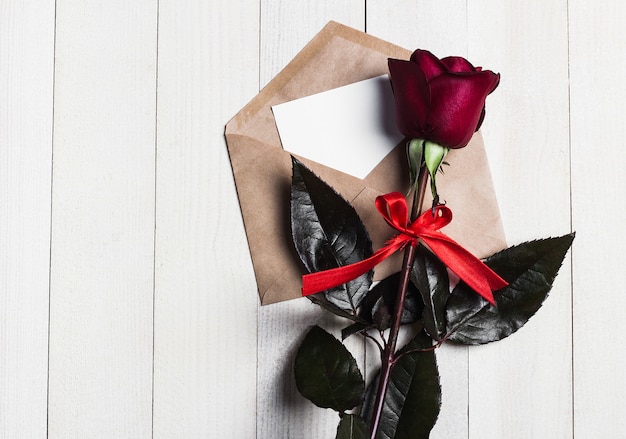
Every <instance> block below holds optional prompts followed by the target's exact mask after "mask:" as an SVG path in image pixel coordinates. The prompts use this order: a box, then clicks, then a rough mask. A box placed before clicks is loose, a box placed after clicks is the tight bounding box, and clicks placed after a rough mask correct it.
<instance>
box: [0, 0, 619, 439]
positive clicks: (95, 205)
mask: <svg viewBox="0 0 626 439" xmlns="http://www.w3.org/2000/svg"><path fill="white" fill-rule="evenodd" d="M625 19H626V3H624V2H620V1H617V0H609V1H605V2H589V1H588V0H550V1H545V0H527V1H524V2H512V1H502V0H471V1H465V0H462V1H461V0H441V1H428V0H368V1H364V0H341V1H337V0H333V1H330V0H318V1H310V2H301V1H298V2H296V1H289V0H236V1H233V0H210V1H203V0H135V1H128V0H123V1H122V0H109V1H106V2H105V1H95V0H90V1H80V0H56V1H54V0H0V437H2V438H44V437H50V438H149V437H155V438H195V437H198V438H207V437H209V438H238V439H241V438H259V439H261V438H263V439H275V438H311V439H319V438H332V437H334V431H335V428H336V415H335V414H334V413H332V412H329V411H323V410H319V409H317V408H315V407H314V406H312V405H311V404H310V403H308V402H307V401H306V400H304V399H302V398H301V397H300V396H299V395H298V394H297V393H296V391H295V389H294V384H293V379H292V376H291V365H290V361H291V359H292V358H293V353H294V352H293V350H294V346H296V344H297V343H298V341H299V340H300V338H301V337H302V334H303V333H304V330H305V329H306V327H307V326H308V325H310V324H313V323H315V322H316V321H317V320H318V318H319V316H320V313H319V311H318V310H317V309H316V308H315V307H314V306H313V305H311V304H309V303H308V301H306V300H304V299H301V300H295V301H291V302H287V303H281V304H277V305H270V306H264V307H260V306H259V303H258V298H257V293H256V285H255V282H254V277H253V272H252V266H251V262H250V257H249V253H248V248H247V243H246V238H245V234H244V229H243V224H242V221H241V217H240V212H239V206H238V202H237V198H236V193H235V187H234V183H233V178H232V174H231V170H230V164H229V160H228V154H227V151H226V147H225V143H224V138H223V130H224V125H225V123H226V122H227V121H228V120H229V119H230V118H231V117H232V116H233V115H234V114H235V113H236V112H237V111H238V109H240V108H241V107H242V106H243V105H244V104H245V103H246V102H247V101H249V100H250V99H251V98H252V97H253V96H254V95H255V94H256V93H257V92H258V90H259V89H260V88H261V87H262V86H263V85H265V84H266V83H267V82H268V81H269V80H270V79H271V78H272V77H273V76H274V75H275V74H276V73H277V72H278V71H279V70H280V69H281V68H282V67H283V66H284V65H285V64H286V63H287V62H288V61H289V60H290V59H291V58H292V57H293V56H294V55H295V54H296V53H297V51H299V50H300V49H301V48H302V47H303V46H304V45H305V44H306V43H307V42H308V41H309V39H310V38H312V37H313V36H314V35H315V33H317V32H318V31H319V30H320V29H321V28H322V27H323V25H324V24H326V23H327V22H328V21H329V20H335V21H339V22H341V23H344V24H346V25H348V26H351V27H354V28H357V29H361V30H365V31H367V32H368V33H371V34H373V35H376V36H378V37H381V38H384V39H386V40H388V41H391V42H393V43H396V44H398V45H401V46H404V47H406V48H408V49H414V48H417V47H420V48H426V49H429V50H431V51H433V52H434V53H435V54H437V55H439V56H446V55H462V56H466V57H468V58H469V59H470V60H471V61H472V62H474V63H475V64H479V65H483V66H485V67H487V68H490V69H492V70H495V71H499V72H500V73H501V74H502V82H501V85H500V87H499V88H498V90H497V91H496V92H495V93H494V94H493V95H492V96H490V97H489V100H488V116H487V119H486V122H485V124H484V126H483V135H484V138H485V143H486V146H487V149H488V154H489V158H490V162H491V167H492V172H493V176H494V180H495V185H496V190H497V193H498V197H499V202H500V206H501V211H502V216H503V220H504V225H505V230H506V233H507V237H508V239H509V241H510V242H511V243H517V242H520V241H523V240H526V239H532V238H540V237H545V236H550V235H561V234H564V233H567V232H569V231H570V230H576V232H577V237H576V241H575V243H574V248H573V252H572V253H571V254H570V256H568V258H567V259H566V261H565V264H564V266H563V268H562V270H561V273H560V275H559V277H558V279H557V282H556V285H555V288H554V289H553V291H552V293H551V295H550V297H549V299H548V301H547V303H546V304H545V306H544V308H543V309H542V310H541V311H540V312H539V313H538V315H537V316H536V317H534V318H533V319H532V320H531V321H530V322H529V324H528V325H527V326H526V327H525V328H524V329H522V330H521V331H520V332H519V333H517V334H515V335H514V336H513V337H511V338H510V339H507V340H505V341H502V342H500V343H496V344H493V345H488V346H484V347H479V348H470V349H467V348H458V347H448V348H445V347H444V349H442V350H441V352H440V354H439V362H440V365H441V368H442V379H443V386H444V394H443V398H444V402H443V408H442V414H441V418H440V422H439V423H438V425H437V426H436V428H435V430H434V431H433V435H432V436H433V437H437V438H471V439H502V438H520V439H522V438H523V439H528V438H537V439H546V438H549V439H553V438H572V437H576V438H577V439H582V438H622V437H626V417H625V416H624V415H623V413H624V412H625V411H626V402H625V400H624V398H623V393H624V390H625V389H626V372H625V370H626V354H625V353H624V345H625V343H624V342H625V341H626V336H625V335H624V334H626V319H625V318H624V315H625V313H626V312H625V310H626V294H625V293H624V291H623V289H624V284H626V282H625V281H626V274H625V273H626V270H625V269H624V263H625V262H626V258H624V256H623V255H624V248H625V247H626V233H624V228H625V227H626V221H625V219H626V207H625V206H626V200H625V197H624V195H626V188H625V183H624V181H625V179H624V176H623V173H624V168H625V166H626V129H625V124H624V120H625V119H626V115H625V111H624V109H625V102H626V83H625V80H624V78H625V77H626V58H625V57H624V53H626V32H625V31H624V26H623V23H624V21H625Z"/></svg>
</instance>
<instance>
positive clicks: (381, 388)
mask: <svg viewBox="0 0 626 439" xmlns="http://www.w3.org/2000/svg"><path fill="white" fill-rule="evenodd" d="M427 182H428V170H427V169H426V167H425V166H422V168H421V169H420V174H419V177H418V182H417V189H416V190H415V192H414V194H413V207H412V208H411V221H413V220H414V219H415V218H416V217H417V215H419V213H420V210H421V208H422V204H424V193H425V191H426V183H427ZM415 249H416V246H413V245H409V246H408V247H407V248H406V250H405V252H404V261H403V262H402V271H401V273H400V283H399V285H398V293H397V296H396V305H395V308H394V314H393V320H392V322H391V328H390V329H389V339H388V341H387V344H386V345H385V349H384V351H383V353H382V356H381V357H382V364H381V367H380V378H379V381H378V391H377V392H376V401H375V403H374V413H373V416H372V424H371V426H370V433H371V435H370V438H371V439H375V438H376V434H377V433H378V425H379V423H380V418H381V416H382V412H383V405H384V402H385V395H386V393H387V387H388V386H389V378H390V376H391V369H392V368H393V366H394V360H395V353H396V343H397V341H398V334H399V332H400V322H401V320H402V311H403V310H404V299H405V298H406V292H407V289H408V286H409V281H410V279H411V269H412V267H413V262H414V261H415Z"/></svg>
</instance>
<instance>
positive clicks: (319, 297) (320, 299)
mask: <svg viewBox="0 0 626 439" xmlns="http://www.w3.org/2000/svg"><path fill="white" fill-rule="evenodd" d="M307 298H308V299H309V300H310V301H311V302H313V303H314V304H316V305H319V306H320V307H322V308H324V309H325V310H326V311H330V312H331V313H333V314H335V315H337V316H339V317H343V318H345V319H349V320H352V321H354V322H363V323H366V321H364V320H363V319H361V318H360V317H359V316H358V315H356V314H353V313H352V312H351V311H346V310H344V309H342V308H339V307H338V306H337V305H335V304H333V303H331V302H329V301H328V300H326V297H324V295H323V294H313V295H311V296H307Z"/></svg>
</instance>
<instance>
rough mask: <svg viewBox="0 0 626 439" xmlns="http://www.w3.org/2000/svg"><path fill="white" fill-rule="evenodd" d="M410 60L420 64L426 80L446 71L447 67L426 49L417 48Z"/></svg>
mask: <svg viewBox="0 0 626 439" xmlns="http://www.w3.org/2000/svg"><path fill="white" fill-rule="evenodd" d="M411 62H414V63H416V64H417V65H419V66H420V68H421V69H422V71H423V72H424V75H425V76H426V81H428V82H430V81H431V80H432V79H433V78H436V77H437V76H439V75H441V74H443V73H445V72H447V71H448V68H447V67H446V66H445V65H444V64H443V63H442V62H441V61H440V60H439V58H437V57H436V56H435V55H433V54H432V53H430V52H429V51H428V50H421V49H417V50H416V51H415V52H413V54H412V55H411Z"/></svg>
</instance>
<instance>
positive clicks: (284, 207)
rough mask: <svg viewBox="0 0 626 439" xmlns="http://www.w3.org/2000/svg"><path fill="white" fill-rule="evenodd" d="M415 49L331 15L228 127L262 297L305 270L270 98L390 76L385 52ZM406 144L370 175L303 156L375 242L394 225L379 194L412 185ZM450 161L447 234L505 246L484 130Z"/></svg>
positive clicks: (482, 247) (379, 273) (481, 251)
mask: <svg viewBox="0 0 626 439" xmlns="http://www.w3.org/2000/svg"><path fill="white" fill-rule="evenodd" d="M409 55H410V51H408V50H406V49H402V48H400V47H398V46H395V45H393V44H391V43H388V42H385V41H383V40H380V39H378V38H376V37H373V36H371V35H368V34H365V33H363V32H360V31H358V30H356V29H352V28H349V27H347V26H344V25H341V24H339V23H336V22H330V23H328V24H327V25H326V26H325V27H324V28H323V29H322V30H321V31H320V32H319V33H318V34H317V35H316V36H315V37H314V38H313V40H311V42H310V43H309V44H307V45H306V46H305V47H304V48H303V49H302V50H301V51H300V53H298V54H297V55H296V57H294V59H293V60H292V61H291V62H290V63H289V64H288V65H287V66H286V67H285V68H284V69H283V70H282V71H281V72H280V73H278V74H277V75H276V76H275V77H274V79H272V80H271V81H270V82H269V83H268V84H267V86H265V87H264V88H263V90H261V92H259V94H258V95H257V96H256V97H255V98H253V99H252V100H251V101H250V102H249V103H248V104H247V105H246V106H245V107H244V108H243V109H242V110H241V111H240V112H239V113H237V115H236V116H235V117H234V118H233V119H232V120H231V121H229V122H228V124H227V125H226V130H225V136H226V143H227V146H228V152H229V156H230V161H231V166H232V170H233V176H234V179H235V184H236V187H237V194H238V197H239V203H240V207H241V211H242V216H243V220H244V225H245V229H246V235H247V239H248V245H249V248H250V254H251V257H252V263H253V267H254V272H255V277H256V281H257V286H258V291H259V297H260V300H261V304H263V305H265V304H270V303H275V302H279V301H283V300H288V299H293V298H297V297H301V293H300V288H301V275H302V274H303V273H304V272H305V271H304V268H303V267H302V265H301V263H300V261H299V258H298V256H297V254H296V252H295V250H294V249H293V245H292V243H291V236H290V230H291V228H290V224H289V221H290V219H289V190H290V183H291V157H290V154H289V153H288V152H287V151H284V150H283V149H282V146H281V143H280V138H279V136H278V131H277V129H276V125H275V123H274V118H273V114H272V112H271V106H273V105H276V104H279V103H282V102H287V101H290V100H293V99H297V98H301V97H304V96H308V95H311V94H314V93H319V92H321V91H325V90H330V89H333V88H336V87H340V86H343V85H347V84H351V83H353V82H357V81H360V80H364V79H368V78H372V77H375V76H379V75H381V74H386V73H387V58H389V57H392V58H401V59H407V58H408V57H409ZM303 135H306V133H303ZM403 145H404V142H402V143H401V145H398V147H396V149H395V150H394V151H393V152H392V153H390V154H389V155H388V156H387V157H386V158H385V159H384V160H383V161H382V162H381V163H379V164H378V165H377V166H376V168H375V169H374V170H373V171H372V172H371V173H370V174H369V175H368V176H367V177H366V178H365V179H364V180H361V179H358V178H356V177H352V176H350V175H347V174H344V173H342V172H340V171H337V170H335V169H332V168H329V167H326V166H324V165H321V164H319V163H315V162H312V161H310V160H306V159H304V158H301V157H299V159H300V160H301V161H303V162H304V163H305V164H306V165H307V166H308V167H310V168H311V169H312V170H313V171H314V172H315V173H316V174H317V175H319V176H320V177H321V178H322V179H323V180H324V181H326V182H327V183H328V184H330V185H331V186H332V187H333V188H335V189H336V190H337V191H338V192H339V193H340V194H341V195H342V196H343V197H344V198H345V199H347V200H348V201H350V202H351V203H352V204H353V205H354V207H355V209H356V210H357V212H358V214H359V216H360V217H361V219H362V221H363V223H364V224H365V226H366V228H367V230H368V232H369V234H370V238H371V239H372V245H373V248H374V249H377V248H379V247H380V246H382V245H383V244H384V242H385V241H386V240H387V239H388V238H390V237H391V236H393V234H394V233H395V232H394V231H393V230H392V229H390V228H389V227H388V226H387V225H386V223H385V222H384V220H383V219H382V218H381V217H380V215H379V214H378V212H376V209H375V208H374V199H375V198H376V197H377V196H378V195H380V194H383V193H387V192H391V191H395V190H398V191H402V192H404V191H405V188H406V187H407V179H406V176H407V175H408V171H407V170H406V163H405V162H406V160H405V158H404V146H403ZM446 161H447V162H449V163H450V166H449V167H446V170H445V171H446V173H445V175H444V176H442V177H440V178H439V179H438V188H439V192H440V195H441V197H442V200H444V201H445V202H446V203H447V205H448V206H449V207H450V208H451V209H452V211H453V212H454V214H455V220H453V222H452V223H451V224H450V225H449V226H448V227H446V228H445V230H444V232H445V233H447V234H448V235H449V236H450V237H452V238H453V239H456V240H457V241H459V242H460V243H461V244H462V245H464V246H465V247H466V248H467V249H468V250H470V251H472V252H473V253H474V254H475V255H476V256H478V257H485V256H488V255H490V254H492V253H494V252H495V251H498V250H500V249H502V248H504V247H505V246H506V240H505V237H504V231H503V227H502V223H501V219H500V214H499V210H498V206H497V201H496V197H495V191H494V189H493V183H492V180H491V173H490V171H489V166H488V162H487V157H486V154H485V150H484V145H483V142H482V137H481V136H480V134H479V133H477V134H476V135H475V136H474V137H473V139H472V141H471V142H470V144H469V145H468V146H467V147H466V148H463V149H461V150H453V151H451V152H450V154H448V157H447V159H446ZM455 164H456V165H455ZM426 203H430V200H427V201H426ZM426 205H428V204H426ZM400 259H401V255H394V257H392V258H389V259H388V260H386V261H385V262H383V263H382V264H380V265H379V266H377V267H376V269H375V275H374V279H375V280H380V279H383V278H385V277H387V276H388V275H390V274H392V273H394V272H396V271H398V270H399V266H400Z"/></svg>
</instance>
